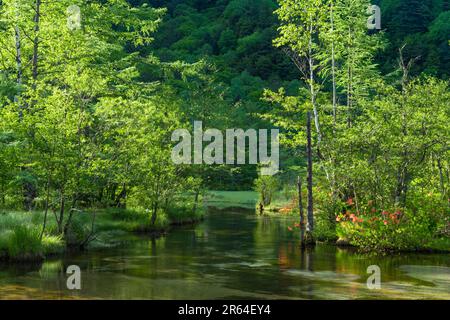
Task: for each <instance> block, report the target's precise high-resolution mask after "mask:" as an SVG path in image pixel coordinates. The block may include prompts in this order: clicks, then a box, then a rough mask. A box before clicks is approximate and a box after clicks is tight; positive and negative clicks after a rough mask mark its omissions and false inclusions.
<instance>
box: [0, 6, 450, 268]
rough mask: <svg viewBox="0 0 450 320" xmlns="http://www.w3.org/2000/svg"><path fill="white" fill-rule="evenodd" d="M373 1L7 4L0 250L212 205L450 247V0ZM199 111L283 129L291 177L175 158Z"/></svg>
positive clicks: (82, 243) (329, 230) (155, 223)
mask: <svg viewBox="0 0 450 320" xmlns="http://www.w3.org/2000/svg"><path fill="white" fill-rule="evenodd" d="M376 3H377V4H379V5H380V6H381V9H382V26H383V27H382V30H380V31H373V30H372V31H368V30H367V20H368V13H367V7H368V5H369V1H367V0H352V1H350V0H317V1H296V0H279V1H272V0H251V1H250V0H226V1H222V0H220V1H219V0H217V1H188V0H187V1H181V2H180V1H178V0H164V1H163V0H161V1H159V0H158V1H151V2H150V3H149V2H148V1H144V0H142V1H141V0H128V1H127V0H106V1H87V0H76V1H73V0H70V1H69V0H61V1H52V2H43V1H40V0H4V1H0V14H1V19H0V39H1V40H0V42H1V43H0V44H1V46H0V208H1V209H0V210H1V213H2V214H0V255H1V256H2V257H4V258H6V257H10V258H17V259H30V258H31V257H43V256H48V255H51V254H56V253H58V252H61V251H62V250H64V249H65V248H71V247H77V248H86V247H88V246H89V245H97V246H101V245H108V243H110V242H111V239H112V238H114V237H112V236H108V232H110V233H111V232H147V233H155V232H156V233H161V232H164V231H165V230H167V228H168V226H170V225H181V224H185V223H192V222H195V221H198V220H199V219H201V217H202V215H203V205H202V203H203V199H205V200H209V201H210V202H212V203H213V205H214V206H217V207H219V208H220V207H222V208H226V207H229V206H234V205H236V206H244V207H250V208H255V207H256V211H257V212H258V213H260V214H261V213H265V214H267V213H268V212H271V214H292V215H297V216H303V219H301V218H298V221H297V222H295V223H294V224H293V226H292V227H291V228H292V230H293V232H294V231H296V230H297V229H301V230H302V232H303V233H304V231H306V234H307V235H308V236H309V237H312V238H311V239H313V238H315V239H316V240H327V241H336V240H339V242H340V243H346V244H351V245H355V246H358V247H360V248H362V249H365V250H377V251H378V250H419V249H425V248H431V247H439V248H446V249H448V238H449V232H450V231H449V229H450V228H449V223H450V222H449V215H450V214H449V210H450V207H449V205H450V202H449V199H450V194H449V192H450V187H449V183H450V180H449V179H450V169H449V158H450V156H449V126H448V123H449V120H450V119H449V118H450V107H449V101H450V93H449V87H448V86H449V83H448V79H449V78H448V77H449V72H448V71H449V60H448V57H449V56H450V55H449V41H448V40H449V39H448V36H447V35H448V32H447V31H448V30H449V26H448V22H447V21H448V19H446V17H448V6H447V5H446V2H445V1H441V0H427V1H413V3H411V1H409V0H395V1H394V0H393V1H376ZM74 5H76V6H75V7H74ZM77 8H78V9H77ZM194 121H202V123H203V125H204V129H207V128H216V129H219V130H225V129H228V128H244V129H246V128H254V129H267V128H273V127H275V128H278V129H280V131H281V143H282V149H281V159H280V160H281V162H280V163H281V172H280V173H279V174H278V175H277V176H275V177H261V176H259V175H258V172H259V168H258V167H257V166H256V165H212V166H207V165H192V166H186V165H175V164H174V163H173V161H172V159H171V151H172V146H173V141H171V135H172V132H173V131H174V130H176V129H180V128H187V129H189V128H192V126H193V123H194ZM308 123H309V124H310V126H309V127H311V130H307V128H308V126H307V124H308ZM307 133H309V135H308V134H307ZM308 136H309V138H310V139H307V137H308ZM308 140H309V142H310V143H309V148H308V152H307V151H306V146H307V145H308ZM208 189H210V190H226V191H230V190H232V191H240V192H241V193H233V194H231V193H230V194H226V193H224V192H209V193H208V192H206V191H205V190H208ZM249 190H255V191H256V192H257V193H258V194H259V200H258V201H256V200H257V199H255V198H256V197H255V193H254V192H252V191H249ZM255 201H256V202H255ZM300 213H302V214H300ZM295 225H298V228H297V227H296V226H295ZM299 233H300V232H299ZM312 242H313V241H312ZM102 243H103V244H102Z"/></svg>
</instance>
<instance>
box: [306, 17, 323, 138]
mask: <svg viewBox="0 0 450 320" xmlns="http://www.w3.org/2000/svg"><path fill="white" fill-rule="evenodd" d="M309 32H310V34H309V44H308V64H309V89H310V94H311V104H312V107H313V112H314V123H315V126H316V131H317V144H318V145H320V143H321V142H322V134H321V132H320V123H319V112H318V110H317V101H316V95H317V93H316V87H315V84H314V83H315V77H314V69H315V65H314V57H313V48H312V45H313V43H312V42H313V36H314V32H313V22H312V21H311V23H310V27H309Z"/></svg>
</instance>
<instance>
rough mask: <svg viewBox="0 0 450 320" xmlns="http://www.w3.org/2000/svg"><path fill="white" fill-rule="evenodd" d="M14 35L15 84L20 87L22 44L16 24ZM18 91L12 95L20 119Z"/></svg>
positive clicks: (20, 107) (20, 110)
mask: <svg viewBox="0 0 450 320" xmlns="http://www.w3.org/2000/svg"><path fill="white" fill-rule="evenodd" d="M14 36H15V42H16V68H17V80H16V81H17V85H18V86H19V87H20V86H21V85H22V46H21V39H20V29H19V26H18V25H16V26H15V27H14ZM19 95H20V93H18V94H17V95H16V96H15V97H14V101H15V102H16V103H18V104H19V119H20V120H22V118H23V110H22V106H21V105H20V97H19Z"/></svg>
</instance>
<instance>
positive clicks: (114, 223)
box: [0, 207, 204, 261]
mask: <svg viewBox="0 0 450 320" xmlns="http://www.w3.org/2000/svg"><path fill="white" fill-rule="evenodd" d="M203 216H204V210H203V208H198V209H197V210H195V212H194V210H192V209H191V208H189V209H188V208H182V207H175V208H172V209H170V210H167V212H165V213H160V214H158V217H157V219H156V221H155V223H154V224H153V223H152V222H151V216H150V214H149V213H148V212H145V211H141V210H125V209H99V210H87V211H85V212H77V213H75V214H74V216H73V218H72V221H71V223H70V227H69V229H68V231H67V233H66V235H65V237H62V236H61V235H60V233H59V232H58V226H57V223H56V222H55V219H54V216H53V213H49V214H48V218H47V224H46V228H45V231H44V232H42V226H43V221H44V212H42V211H32V212H24V211H10V210H0V260H15V261H30V260H41V259H45V258H46V257H48V256H51V255H57V254H61V253H63V252H65V251H66V250H67V249H68V248H71V249H80V248H81V247H83V248H85V249H91V248H95V249H101V248H104V247H111V246H115V245H117V244H118V243H120V242H121V238H122V237H123V236H126V235H128V234H130V233H145V234H152V235H161V234H164V233H166V232H167V231H168V230H170V228H172V227H173V226H176V225H182V224H188V223H195V222H197V221H200V220H201V219H203ZM41 235H42V236H41Z"/></svg>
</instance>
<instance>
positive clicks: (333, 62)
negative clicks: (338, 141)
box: [330, 2, 337, 130]
mask: <svg viewBox="0 0 450 320" xmlns="http://www.w3.org/2000/svg"><path fill="white" fill-rule="evenodd" d="M330 21H331V76H332V82H333V130H335V129H336V118H337V94H336V53H335V47H334V6H333V2H332V3H331V9H330Z"/></svg>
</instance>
